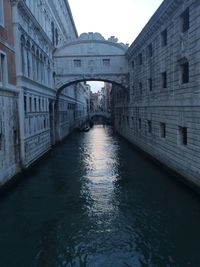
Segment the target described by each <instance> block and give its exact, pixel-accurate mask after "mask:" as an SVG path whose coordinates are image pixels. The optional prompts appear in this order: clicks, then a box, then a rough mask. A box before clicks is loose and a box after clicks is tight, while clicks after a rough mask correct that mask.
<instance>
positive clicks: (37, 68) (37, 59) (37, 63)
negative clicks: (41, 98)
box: [36, 49, 40, 81]
mask: <svg viewBox="0 0 200 267" xmlns="http://www.w3.org/2000/svg"><path fill="white" fill-rule="evenodd" d="M39 59H40V58H39V50H38V49H37V51H36V80H37V81H38V80H39V72H40V70H39V66H40V64H39Z"/></svg>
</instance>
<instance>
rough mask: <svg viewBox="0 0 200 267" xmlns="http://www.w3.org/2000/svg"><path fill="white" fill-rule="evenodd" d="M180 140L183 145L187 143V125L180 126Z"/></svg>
mask: <svg viewBox="0 0 200 267" xmlns="http://www.w3.org/2000/svg"><path fill="white" fill-rule="evenodd" d="M179 142H180V144H181V145H184V146H186V145H187V143H188V142H187V127H181V126H179Z"/></svg>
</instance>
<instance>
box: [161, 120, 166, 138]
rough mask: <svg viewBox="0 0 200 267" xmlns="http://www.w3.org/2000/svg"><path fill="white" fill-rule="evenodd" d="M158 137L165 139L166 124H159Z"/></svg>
mask: <svg viewBox="0 0 200 267" xmlns="http://www.w3.org/2000/svg"><path fill="white" fill-rule="evenodd" d="M160 137H162V138H166V124H165V123H164V122H161V123H160Z"/></svg>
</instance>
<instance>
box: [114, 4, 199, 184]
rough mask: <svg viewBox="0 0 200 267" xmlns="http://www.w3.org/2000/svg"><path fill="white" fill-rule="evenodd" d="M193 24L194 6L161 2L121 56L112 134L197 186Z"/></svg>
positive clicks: (195, 41)
mask: <svg viewBox="0 0 200 267" xmlns="http://www.w3.org/2000/svg"><path fill="white" fill-rule="evenodd" d="M184 16H185V19H186V20H185V22H183V18H184ZM183 24H184V25H183ZM199 25H200V2H199V1H195V0H189V1H188V0H187V1H186V0H185V1H176V0H175V1H164V2H163V4H162V5H161V7H160V8H159V9H158V11H157V12H156V13H155V14H154V16H153V17H152V19H151V20H150V21H149V23H148V24H147V25H146V27H145V28H144V30H143V31H142V32H141V33H140V35H139V36H138V37H137V39H136V40H135V41H134V42H133V44H132V45H131V47H130V48H129V50H128V52H127V58H128V60H129V74H130V95H129V97H128V98H126V97H124V94H123V93H122V92H121V93H120V90H118V92H117V90H116V95H115V100H116V101H117V104H116V105H115V124H116V128H117V130H118V131H119V132H120V133H121V134H122V135H123V136H124V137H126V138H127V139H128V140H130V141H131V142H132V143H134V144H136V145H137V146H138V147H140V148H142V149H143V150H144V151H146V152H147V153H149V154H150V155H152V156H153V157H155V158H156V159H158V160H159V161H161V162H162V163H164V164H165V165H167V166H168V167H170V168H172V169H173V170H175V171H177V172H178V173H180V174H182V175H183V176H184V177H185V178H187V179H189V180H190V181H192V182H194V183H195V184H197V185H198V186H200V112H199V110H200V38H199V36H200V27H199ZM184 27H185V29H184V30H183V28H184ZM163 39H166V40H163Z"/></svg>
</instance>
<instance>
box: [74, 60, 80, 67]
mask: <svg viewBox="0 0 200 267" xmlns="http://www.w3.org/2000/svg"><path fill="white" fill-rule="evenodd" d="M74 67H77V68H80V67H81V60H80V59H74Z"/></svg>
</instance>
